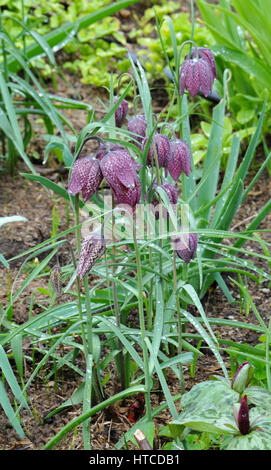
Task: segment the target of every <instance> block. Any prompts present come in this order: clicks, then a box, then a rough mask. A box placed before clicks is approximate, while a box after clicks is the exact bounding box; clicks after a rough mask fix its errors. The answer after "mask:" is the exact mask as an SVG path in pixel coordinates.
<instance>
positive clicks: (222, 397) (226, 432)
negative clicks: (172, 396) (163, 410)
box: [172, 380, 271, 450]
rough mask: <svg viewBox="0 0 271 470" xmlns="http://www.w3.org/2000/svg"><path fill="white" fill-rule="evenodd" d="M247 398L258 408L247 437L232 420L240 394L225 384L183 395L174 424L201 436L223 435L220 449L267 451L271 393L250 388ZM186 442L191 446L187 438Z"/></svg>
mask: <svg viewBox="0 0 271 470" xmlns="http://www.w3.org/2000/svg"><path fill="white" fill-rule="evenodd" d="M244 394H247V397H248V400H249V401H250V402H251V403H253V405H255V406H254V407H253V408H251V409H250V411H249V419H250V424H251V429H250V432H249V433H248V434H246V435H241V434H240V433H239V430H238V428H237V426H236V422H235V420H234V417H233V407H234V406H236V404H238V401H239V394H238V393H237V392H235V391H234V390H233V389H232V388H231V387H230V385H229V383H227V382H226V381H225V380H223V381H222V380H217V381H206V382H201V383H199V384H197V385H194V386H193V387H192V389H191V390H190V391H189V392H187V393H185V394H184V395H183V397H182V400H181V406H182V411H181V413H180V415H179V417H178V419H177V420H174V421H173V423H172V424H173V425H174V424H176V425H179V426H182V425H184V426H185V427H187V428H189V429H191V430H194V431H198V432H201V433H211V434H214V435H216V434H217V435H222V436H223V439H222V440H221V448H222V449H225V450H267V449H269V448H270V436H271V415H270V400H271V393H270V392H268V391H267V390H264V389H261V388H260V387H248V388H246V389H245V391H244ZM237 406H238V405H237ZM254 423H255V424H254ZM186 442H189V440H188V439H187V437H186ZM218 442H219V441H218Z"/></svg>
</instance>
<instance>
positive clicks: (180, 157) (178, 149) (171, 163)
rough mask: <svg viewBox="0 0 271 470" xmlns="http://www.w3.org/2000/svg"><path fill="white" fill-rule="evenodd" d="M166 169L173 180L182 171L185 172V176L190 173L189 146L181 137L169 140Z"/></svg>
mask: <svg viewBox="0 0 271 470" xmlns="http://www.w3.org/2000/svg"><path fill="white" fill-rule="evenodd" d="M168 171H169V173H170V174H171V176H172V178H173V179H174V180H175V181H177V180H178V179H179V177H180V174H181V172H182V171H183V172H184V173H185V174H186V176H189V175H190V173H191V152H190V148H189V145H188V144H187V143H186V142H185V141H184V140H182V139H175V140H174V139H172V140H170V155H169V160H168Z"/></svg>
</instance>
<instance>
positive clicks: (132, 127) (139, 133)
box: [127, 114, 147, 144]
mask: <svg viewBox="0 0 271 470" xmlns="http://www.w3.org/2000/svg"><path fill="white" fill-rule="evenodd" d="M127 129H128V131H129V132H131V133H132V134H133V138H134V139H135V140H136V141H137V142H138V143H139V144H142V141H143V139H144V137H145V136H146V129H147V121H146V118H145V116H144V114H139V115H138V116H134V117H132V118H130V119H129V121H128V124H127Z"/></svg>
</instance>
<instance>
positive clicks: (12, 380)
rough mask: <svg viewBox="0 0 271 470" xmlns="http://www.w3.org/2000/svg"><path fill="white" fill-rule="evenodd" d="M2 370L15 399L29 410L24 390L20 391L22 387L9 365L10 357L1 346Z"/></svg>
mask: <svg viewBox="0 0 271 470" xmlns="http://www.w3.org/2000/svg"><path fill="white" fill-rule="evenodd" d="M0 368H1V370H2V373H3V374H4V376H5V379H6V381H7V382H8V384H9V386H10V388H11V390H12V393H13V395H14V396H15V398H16V399H17V400H18V402H19V403H21V404H22V405H23V406H24V407H25V408H27V409H28V410H29V406H28V404H27V401H26V399H25V397H24V395H23V392H22V390H21V389H20V386H19V384H18V382H17V380H16V377H15V375H14V372H13V370H12V368H11V365H10V363H9V360H8V357H7V355H6V353H5V350H4V348H3V347H2V346H1V344H0Z"/></svg>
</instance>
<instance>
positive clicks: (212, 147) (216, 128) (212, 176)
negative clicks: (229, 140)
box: [198, 99, 225, 220]
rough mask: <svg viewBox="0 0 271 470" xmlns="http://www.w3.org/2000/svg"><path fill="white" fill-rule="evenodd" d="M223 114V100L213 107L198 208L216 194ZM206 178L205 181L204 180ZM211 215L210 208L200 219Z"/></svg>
mask: <svg viewBox="0 0 271 470" xmlns="http://www.w3.org/2000/svg"><path fill="white" fill-rule="evenodd" d="M224 112H225V100H224V99H222V100H221V101H220V103H219V104H218V105H217V106H215V108H214V111H213V117H212V127H211V135H210V139H209V144H208V149H207V154H206V158H205V161H204V166H203V173H202V178H201V179H202V180H205V181H204V184H203V185H202V186H201V187H200V190H199V192H198V208H200V207H201V206H204V205H206V204H208V203H209V201H211V200H212V199H213V198H214V196H215V193H216V189H217V184H218V176H219V168H220V158H221V156H222V152H221V150H222V133H223V122H224ZM216 159H218V160H217V164H216V166H215V168H214V169H212V172H210V171H209V168H210V165H211V164H212V162H213V161H215V160H216ZM205 178H206V179H205ZM210 213H211V208H209V209H208V210H206V211H205V212H204V213H203V214H202V217H203V218H205V219H207V220H208V219H209V216H210Z"/></svg>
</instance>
